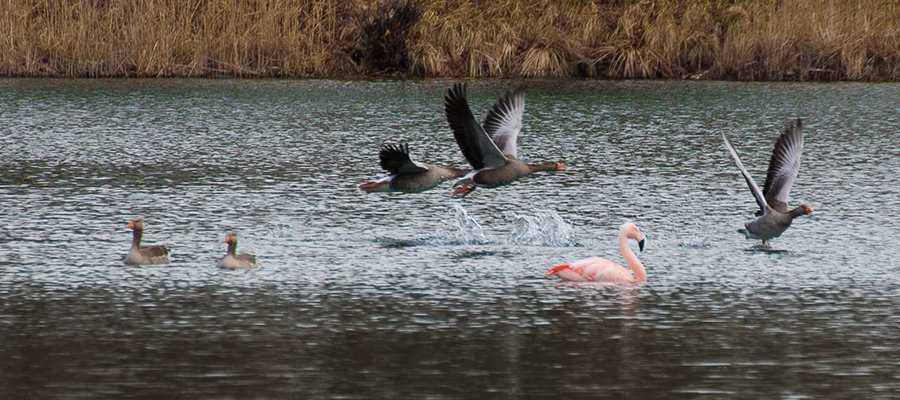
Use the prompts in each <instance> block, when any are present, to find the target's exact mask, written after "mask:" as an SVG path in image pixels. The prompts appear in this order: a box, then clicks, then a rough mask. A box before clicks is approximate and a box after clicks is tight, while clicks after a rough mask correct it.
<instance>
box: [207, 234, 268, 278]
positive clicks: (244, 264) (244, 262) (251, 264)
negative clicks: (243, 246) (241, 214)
mask: <svg viewBox="0 0 900 400" xmlns="http://www.w3.org/2000/svg"><path fill="white" fill-rule="evenodd" d="M222 242H223V243H228V253H226V254H225V257H222V258H220V259H219V262H217V263H216V266H217V267H219V268H223V269H253V268H256V267H258V266H259V265H258V264H257V263H256V257H254V256H253V255H252V254H247V253H241V254H236V253H237V242H238V238H237V233H234V232H228V234H226V235H225V239H224V240H222Z"/></svg>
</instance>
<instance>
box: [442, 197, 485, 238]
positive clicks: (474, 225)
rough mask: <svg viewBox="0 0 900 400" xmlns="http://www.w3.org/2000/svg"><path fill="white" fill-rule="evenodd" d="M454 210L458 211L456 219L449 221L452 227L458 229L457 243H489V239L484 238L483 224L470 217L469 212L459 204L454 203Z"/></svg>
mask: <svg viewBox="0 0 900 400" xmlns="http://www.w3.org/2000/svg"><path fill="white" fill-rule="evenodd" d="M453 208H454V209H455V210H456V215H455V217H454V218H452V219H450V220H449V221H448V224H449V225H450V226H455V227H456V237H455V242H456V243H463V244H484V243H487V241H488V240H487V237H486V236H484V229H482V228H481V224H479V223H478V221H476V220H475V218H474V217H472V216H470V215H469V212H468V211H466V209H465V208H463V206H462V205H460V204H459V203H454V204H453Z"/></svg>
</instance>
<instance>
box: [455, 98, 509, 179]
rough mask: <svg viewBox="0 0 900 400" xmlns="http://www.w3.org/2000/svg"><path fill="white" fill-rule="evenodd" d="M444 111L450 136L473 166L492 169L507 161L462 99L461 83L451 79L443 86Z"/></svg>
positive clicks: (467, 103) (466, 102)
mask: <svg viewBox="0 0 900 400" xmlns="http://www.w3.org/2000/svg"><path fill="white" fill-rule="evenodd" d="M444 111H445V112H446V114H447V122H448V123H449V124H450V129H451V130H452V131H453V137H454V138H455V139H456V143H457V144H458V145H459V149H460V150H461V151H462V153H463V156H464V157H466V161H468V162H469V164H470V165H472V168H473V169H475V170H481V169H485V168H487V169H492V168H497V167H500V166H503V165H506V163H507V162H509V160H507V159H506V157H505V156H504V155H503V153H502V152H500V149H499V148H497V145H495V144H494V141H493V140H491V138H490V137H489V136H488V135H487V133H485V131H484V129H483V128H482V127H481V125H479V124H478V121H477V120H476V119H475V116H473V115H472V110H471V109H470V108H469V102H468V100H467V99H466V84H465V83H455V84H453V86H451V87H450V89H447V94H446V95H445V96H444Z"/></svg>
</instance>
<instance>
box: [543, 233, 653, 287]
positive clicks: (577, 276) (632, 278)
mask: <svg viewBox="0 0 900 400" xmlns="http://www.w3.org/2000/svg"><path fill="white" fill-rule="evenodd" d="M628 239H634V240H636V241H637V243H638V247H639V248H640V250H641V251H644V236H643V235H641V231H640V229H638V227H637V225H635V224H632V223H631V222H626V223H624V224H622V227H621V228H619V251H621V252H622V257H623V258H625V262H627V263H628V266H629V267H631V270H632V271H634V275H632V274H631V272H629V271H628V270H627V269H625V267H623V266H621V265H619V264H616V263H614V262H612V261H610V260H607V259H605V258H600V257H591V258H585V259H583V260H579V261H576V262H574V263H571V264H563V265H557V266H555V267H553V268H550V269H548V270H547V275H545V276H544V277H545V278H549V277H550V276H553V275H557V276H559V277H560V279H562V280H564V281H572V282H646V281H647V270H645V269H644V265H643V264H641V261H640V260H638V258H637V256H636V255H635V254H634V252H633V251H631V248H630V247H628Z"/></svg>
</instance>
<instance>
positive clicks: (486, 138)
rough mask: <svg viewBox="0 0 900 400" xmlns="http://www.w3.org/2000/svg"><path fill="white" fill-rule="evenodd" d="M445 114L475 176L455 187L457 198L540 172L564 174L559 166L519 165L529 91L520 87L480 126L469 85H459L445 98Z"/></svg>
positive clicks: (498, 103)
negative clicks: (519, 142) (478, 188)
mask: <svg viewBox="0 0 900 400" xmlns="http://www.w3.org/2000/svg"><path fill="white" fill-rule="evenodd" d="M444 111H445V112H446V114H447V122H448V123H449V124H450V129H451V130H452V131H453V137H454V138H455V139H456V143H457V144H458V145H459V149H460V150H461V151H462V153H463V156H465V158H466V161H468V162H469V165H471V166H472V172H469V173H468V174H466V175H465V176H463V177H462V179H461V180H460V181H458V182H457V183H456V185H454V186H459V185H462V186H460V187H458V188H456V190H454V191H453V196H454V197H456V196H459V197H465V196H466V195H467V194H469V193H471V192H472V191H473V190H475V187H476V186H481V187H486V188H495V187H498V186H503V185H506V184H509V183H512V182H514V181H516V180H518V179H520V178H523V177H525V176H528V175H531V174H532V173H534V172H538V171H562V170H565V169H566V166H564V165H562V164H560V163H558V162H545V163H540V164H526V163H524V162H522V161H519V159H518V157H517V153H516V139H517V138H518V136H519V132H520V131H521V130H522V117H523V115H524V113H525V88H524V87H519V88H517V89H516V90H514V91H512V92H509V91H507V92H506V94H505V95H504V96H503V97H501V98H500V99H499V100H498V101H497V103H496V104H494V106H493V107H492V108H491V110H490V111H489V112H488V114H487V116H486V117H485V119H484V124H483V126H482V125H479V124H478V121H477V120H476V119H475V116H474V115H473V114H472V110H471V109H470V108H469V102H468V100H467V98H466V84H465V83H456V84H454V85H453V86H451V87H450V89H447V94H446V95H445V96H444Z"/></svg>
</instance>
